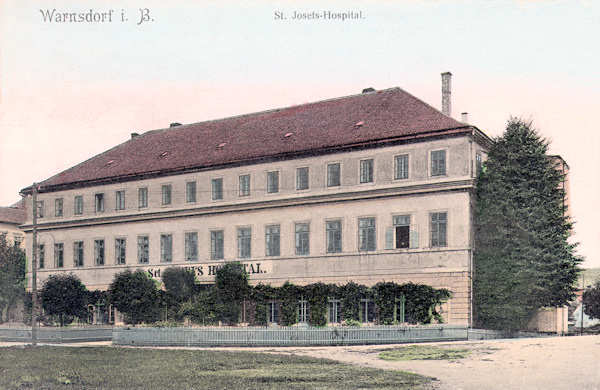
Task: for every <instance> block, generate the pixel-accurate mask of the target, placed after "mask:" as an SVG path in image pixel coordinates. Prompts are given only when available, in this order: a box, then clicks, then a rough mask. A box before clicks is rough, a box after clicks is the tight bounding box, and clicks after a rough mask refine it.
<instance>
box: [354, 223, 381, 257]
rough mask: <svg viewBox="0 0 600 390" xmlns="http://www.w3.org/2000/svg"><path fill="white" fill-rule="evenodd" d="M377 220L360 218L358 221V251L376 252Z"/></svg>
mask: <svg viewBox="0 0 600 390" xmlns="http://www.w3.org/2000/svg"><path fill="white" fill-rule="evenodd" d="M376 244H377V243H376V236H375V218H359V220H358V250H359V251H374V250H375V247H376V246H377V245H376Z"/></svg>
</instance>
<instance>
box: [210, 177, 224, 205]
mask: <svg viewBox="0 0 600 390" xmlns="http://www.w3.org/2000/svg"><path fill="white" fill-rule="evenodd" d="M221 199H223V179H222V178H218V179H212V200H221Z"/></svg>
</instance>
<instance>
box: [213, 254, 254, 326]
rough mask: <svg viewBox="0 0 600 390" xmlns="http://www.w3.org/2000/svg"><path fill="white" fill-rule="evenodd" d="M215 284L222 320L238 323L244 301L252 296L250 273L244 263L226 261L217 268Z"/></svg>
mask: <svg viewBox="0 0 600 390" xmlns="http://www.w3.org/2000/svg"><path fill="white" fill-rule="evenodd" d="M215 285H216V288H217V290H218V292H219V297H220V302H219V303H221V305H220V307H221V308H222V311H221V321H222V322H224V323H227V324H230V325H233V324H236V323H237V322H238V319H239V315H240V312H241V307H242V302H243V300H244V299H246V298H248V297H249V296H250V284H249V283H248V273H247V272H246V270H245V269H244V265H243V264H242V263H240V262H239V261H238V262H231V263H226V264H224V265H223V266H222V267H220V268H219V269H217V272H216V275H215Z"/></svg>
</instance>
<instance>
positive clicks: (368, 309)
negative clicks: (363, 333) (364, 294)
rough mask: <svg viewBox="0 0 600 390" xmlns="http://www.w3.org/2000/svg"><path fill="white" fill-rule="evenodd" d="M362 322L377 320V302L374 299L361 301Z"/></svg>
mask: <svg viewBox="0 0 600 390" xmlns="http://www.w3.org/2000/svg"><path fill="white" fill-rule="evenodd" d="M360 320H361V322H373V321H374V320H375V302H373V300H372V299H362V300H361V301H360Z"/></svg>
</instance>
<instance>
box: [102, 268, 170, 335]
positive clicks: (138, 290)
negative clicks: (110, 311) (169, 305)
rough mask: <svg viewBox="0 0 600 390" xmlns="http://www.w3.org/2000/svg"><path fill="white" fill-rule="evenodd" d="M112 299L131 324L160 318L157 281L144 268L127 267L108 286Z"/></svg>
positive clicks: (150, 321)
mask: <svg viewBox="0 0 600 390" xmlns="http://www.w3.org/2000/svg"><path fill="white" fill-rule="evenodd" d="M108 292H109V296H110V301H111V303H112V304H113V305H114V307H115V308H116V309H117V310H118V311H120V312H121V313H123V315H124V316H125V322H126V323H129V324H134V325H135V324H141V323H152V322H155V321H157V320H158V319H159V318H160V306H159V304H160V295H159V293H158V287H157V282H156V281H155V280H153V279H152V278H150V276H148V274H147V273H146V272H144V271H142V270H139V269H138V270H136V271H133V272H132V271H131V269H126V270H125V271H122V272H119V273H118V274H116V275H115V277H114V278H113V280H112V282H111V283H110V285H109V287H108Z"/></svg>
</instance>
